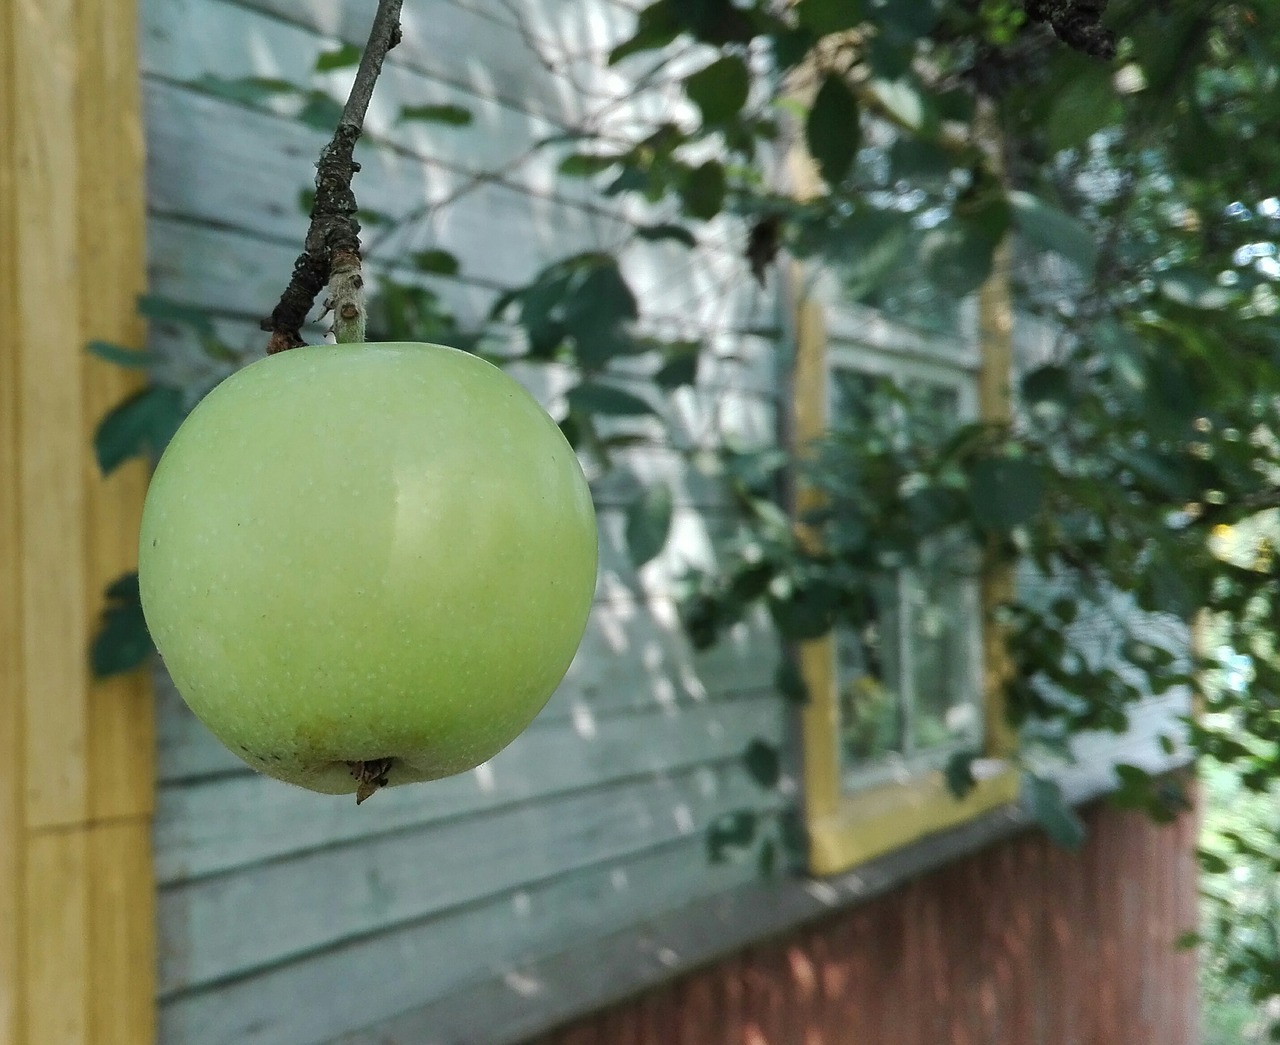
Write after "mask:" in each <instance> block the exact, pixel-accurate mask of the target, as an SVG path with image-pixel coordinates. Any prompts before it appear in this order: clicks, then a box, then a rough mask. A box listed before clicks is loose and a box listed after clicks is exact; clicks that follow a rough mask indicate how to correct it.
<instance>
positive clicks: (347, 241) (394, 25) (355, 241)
mask: <svg viewBox="0 0 1280 1045" xmlns="http://www.w3.org/2000/svg"><path fill="white" fill-rule="evenodd" d="M403 3H404V0H378V11H377V14H375V15H374V19H373V28H372V29H371V30H370V32H369V42H368V44H366V45H365V49H364V54H363V55H362V56H361V58H360V67H359V68H358V69H357V70H356V78H355V82H354V83H353V84H352V85H351V93H350V94H349V95H348V96H347V103H346V105H344V106H343V108H342V116H341V118H340V119H339V120H338V126H337V128H336V129H335V130H334V132H333V138H332V139H331V140H330V141H329V144H328V145H326V146H325V147H324V148H323V149H322V150H321V151H320V159H319V161H318V162H317V163H316V199H315V203H314V205H313V206H312V208H311V225H310V227H309V228H308V230H307V236H306V239H305V240H304V242H303V250H302V253H301V254H300V255H298V260H297V261H295V262H294V263H293V275H292V276H291V277H290V279H289V285H288V287H286V288H285V292H284V293H283V294H282V295H281V296H280V302H279V303H278V304H277V305H276V307H275V308H274V309H273V310H272V312H271V316H270V317H269V318H268V319H264V320H263V321H262V329H263V330H268V331H270V332H271V338H270V340H269V341H268V343H267V352H268V353H274V352H283V351H284V350H285V349H288V348H297V347H298V346H299V345H302V344H305V342H304V341H303V340H302V333H301V331H302V326H303V324H304V323H306V321H307V313H308V312H310V311H311V306H312V305H313V304H315V299H316V295H317V294H319V293H320V291H321V290H322V289H323V288H324V286H325V284H329V289H330V293H329V298H328V300H327V301H326V302H325V306H326V309H328V308H332V309H333V311H334V317H335V318H334V330H335V333H336V334H337V337H338V340H339V341H363V340H364V320H365V304H364V289H363V288H364V279H363V277H362V275H361V273H360V223H359V222H358V221H357V220H356V210H357V207H356V197H355V193H354V192H353V191H352V190H351V179H352V178H353V177H354V176H355V173H356V171H358V170H359V169H360V164H358V163H357V162H356V161H355V158H354V155H355V147H356V142H357V141H358V140H359V138H360V135H361V133H362V131H363V130H364V117H365V113H366V112H368V110H369V99H370V98H371V97H372V96H373V88H374V84H376V83H377V81H378V74H379V73H381V72H382V63H383V60H384V59H385V58H386V56H387V52H388V51H390V50H391V48H393V47H394V46H395V45H396V44H398V43H399V42H400V8H401V6H402V5H403Z"/></svg>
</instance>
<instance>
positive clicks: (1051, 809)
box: [1023, 773, 1084, 849]
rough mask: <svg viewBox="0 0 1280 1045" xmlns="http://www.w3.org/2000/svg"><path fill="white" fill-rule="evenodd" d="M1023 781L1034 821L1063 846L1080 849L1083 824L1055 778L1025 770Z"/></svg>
mask: <svg viewBox="0 0 1280 1045" xmlns="http://www.w3.org/2000/svg"><path fill="white" fill-rule="evenodd" d="M1023 780H1024V781H1025V783H1026V803H1027V809H1028V811H1029V812H1030V813H1031V815H1032V816H1033V817H1034V818H1035V821H1036V823H1038V824H1039V825H1040V826H1041V827H1043V828H1044V830H1045V833H1046V834H1048V836H1049V837H1050V838H1052V839H1053V840H1054V841H1055V842H1057V843H1058V845H1060V846H1062V847H1063V848H1064V849H1079V848H1080V846H1081V845H1083V844H1084V824H1083V823H1081V822H1080V818H1079V817H1078V816H1076V814H1075V812H1074V810H1072V808H1071V807H1070V806H1069V805H1068V804H1067V801H1066V799H1065V798H1064V797H1063V794H1062V788H1060V787H1059V786H1058V784H1057V782H1056V781H1053V780H1049V779H1047V778H1045V777H1041V776H1036V775H1035V774H1034V773H1028V774H1026V776H1024V777H1023Z"/></svg>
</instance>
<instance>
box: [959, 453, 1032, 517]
mask: <svg viewBox="0 0 1280 1045" xmlns="http://www.w3.org/2000/svg"><path fill="white" fill-rule="evenodd" d="M1044 496H1045V479H1044V471H1043V470H1042V469H1041V467H1040V466H1039V465H1038V464H1037V463H1036V462H1035V461H1031V460H1028V459H1026V458H1007V457H986V458H982V459H981V460H979V461H977V462H976V463H975V464H974V466H973V470H972V472H971V473H970V475H969V507H970V509H971V510H972V512H973V517H974V519H975V520H976V521H977V523H978V525H979V526H981V527H982V528H983V529H984V530H997V531H999V530H1012V529H1014V528H1015V527H1017V526H1023V525H1025V524H1026V523H1029V522H1030V521H1031V520H1032V519H1034V518H1035V516H1036V514H1037V513H1038V512H1039V511H1040V507H1041V505H1042V504H1043V503H1044Z"/></svg>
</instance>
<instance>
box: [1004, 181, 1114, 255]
mask: <svg viewBox="0 0 1280 1045" xmlns="http://www.w3.org/2000/svg"><path fill="white" fill-rule="evenodd" d="M1009 202H1010V204H1012V206H1013V216H1014V220H1015V221H1016V222H1017V225H1018V231H1019V232H1021V233H1022V236H1023V238H1025V239H1026V240H1027V242H1028V243H1031V244H1032V245H1033V246H1036V247H1039V248H1040V249H1041V250H1051V251H1054V252H1055V253H1057V254H1059V255H1061V256H1062V257H1064V258H1066V259H1067V260H1068V261H1070V262H1071V263H1072V264H1074V265H1075V266H1076V267H1077V268H1078V269H1080V270H1081V271H1082V272H1084V273H1086V274H1089V273H1092V272H1093V267H1094V265H1095V264H1096V263H1097V260H1098V244H1097V240H1096V239H1095V238H1094V235H1093V233H1092V232H1090V231H1089V229H1087V228H1086V227H1085V226H1084V224H1083V223H1082V222H1080V221H1078V220H1077V219H1075V218H1073V217H1071V216H1070V215H1067V214H1064V213H1063V212H1062V211H1060V210H1059V209H1058V208H1057V207H1052V206H1050V205H1049V204H1048V203H1046V202H1045V201H1044V200H1042V199H1040V198H1039V197H1037V196H1033V195H1032V194H1031V193H1029V192H1023V191H1021V190H1014V191H1012V192H1010V193H1009Z"/></svg>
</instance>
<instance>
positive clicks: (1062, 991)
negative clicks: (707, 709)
mask: <svg viewBox="0 0 1280 1045" xmlns="http://www.w3.org/2000/svg"><path fill="white" fill-rule="evenodd" d="M1085 819H1086V822H1087V825H1088V829H1089V841H1088V843H1087V844H1086V846H1085V847H1084V849H1083V850H1082V851H1081V852H1080V853H1079V854H1078V855H1073V854H1071V853H1068V852H1066V851H1064V850H1062V849H1059V848H1056V847H1055V846H1054V845H1053V844H1052V843H1050V842H1048V841H1047V840H1046V839H1045V838H1044V837H1043V836H1041V835H1039V834H1028V835H1023V836H1021V837H1018V838H1016V839H1014V840H1011V841H1009V842H1006V843H1004V844H1002V845H999V846H996V847H994V848H990V849H987V850H986V851H984V852H982V853H980V854H979V855H976V856H972V857H970V858H968V859H966V860H964V861H962V862H959V863H956V864H952V865H950V866H948V867H946V868H944V869H942V870H939V871H935V872H934V873H932V874H930V875H927V876H925V877H923V878H920V879H918V880H916V881H914V882H912V883H910V884H909V885H905V886H903V887H901V888H899V889H897V890H896V891H894V892H891V893H889V894H888V895H885V896H883V897H880V898H879V899H877V900H874V901H872V902H871V903H868V904H865V905H863V906H860V907H857V908H854V909H852V910H849V911H846V912H844V913H841V914H838V915H834V916H831V917H828V918H825V919H823V920H822V921H820V922H816V923H814V924H812V925H810V926H808V927H806V928H804V929H802V930H800V931H798V932H795V933H793V934H790V935H788V936H786V937H783V938H780V939H775V940H772V941H768V942H765V943H761V944H759V945H757V946H754V947H751V948H749V949H746V950H744V951H741V952H738V953H737V954H735V955H733V956H732V957H730V958H728V959H727V960H724V961H722V962H719V963H717V964H716V965H714V966H712V967H710V968H707V969H705V970H702V971H699V972H695V973H693V974H691V975H689V976H686V977H683V978H681V979H680V980H678V981H676V982H674V983H672V984H670V985H668V986H665V987H663V988H660V989H658V990H655V991H651V992H650V993H648V994H646V995H644V996H643V997H642V998H639V999H635V1000H630V1001H627V1002H624V1003H622V1004H620V1005H617V1006H614V1007H612V1008H610V1009H607V1010H605V1011H603V1012H600V1013H598V1014H596V1015H594V1016H592V1017H590V1018H587V1019H583V1020H579V1021H577V1022H575V1023H573V1024H572V1025H569V1026H567V1027H565V1028H562V1029H561V1030H558V1031H556V1032H554V1033H551V1034H547V1035H545V1036H543V1037H540V1038H539V1039H537V1042H536V1045H940V1043H944V1042H945V1043H948V1045H1117V1043H1121V1042H1124V1043H1135V1045H1136V1043H1138V1042H1160V1043H1161V1045H1192V1043H1194V1042H1196V1041H1198V1040H1199V1033H1198V1023H1197V1001H1196V997H1197V996H1196V965H1195V956H1194V952H1191V951H1186V950H1180V949H1178V948H1177V947H1176V946H1175V942H1176V940H1177V938H1178V937H1179V936H1180V935H1181V934H1182V933H1183V932H1184V931H1186V930H1187V929H1188V928H1189V927H1192V926H1194V925H1195V921H1196V866H1195V856H1194V849H1195V842H1196V826H1197V825H1196V817H1195V816H1194V815H1193V814H1188V815H1186V816H1183V817H1182V818H1181V819H1180V820H1179V821H1177V823H1175V824H1173V825H1170V826H1159V825H1156V824H1153V823H1151V822H1150V821H1149V820H1147V819H1146V818H1145V817H1143V816H1142V815H1140V814H1135V813H1126V812H1120V811H1117V810H1115V809H1112V808H1109V807H1107V806H1106V805H1105V804H1104V805H1097V806H1094V807H1092V808H1091V809H1090V810H1089V811H1088V813H1087V814H1086V816H1085ZM396 1040H397V1039H394V1038H387V1039H382V1042H383V1045H394V1043H395V1042H396ZM409 1040H411V1039H404V1041H405V1043H406V1045H407V1042H408V1041H409ZM414 1040H417V1039H414Z"/></svg>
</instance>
